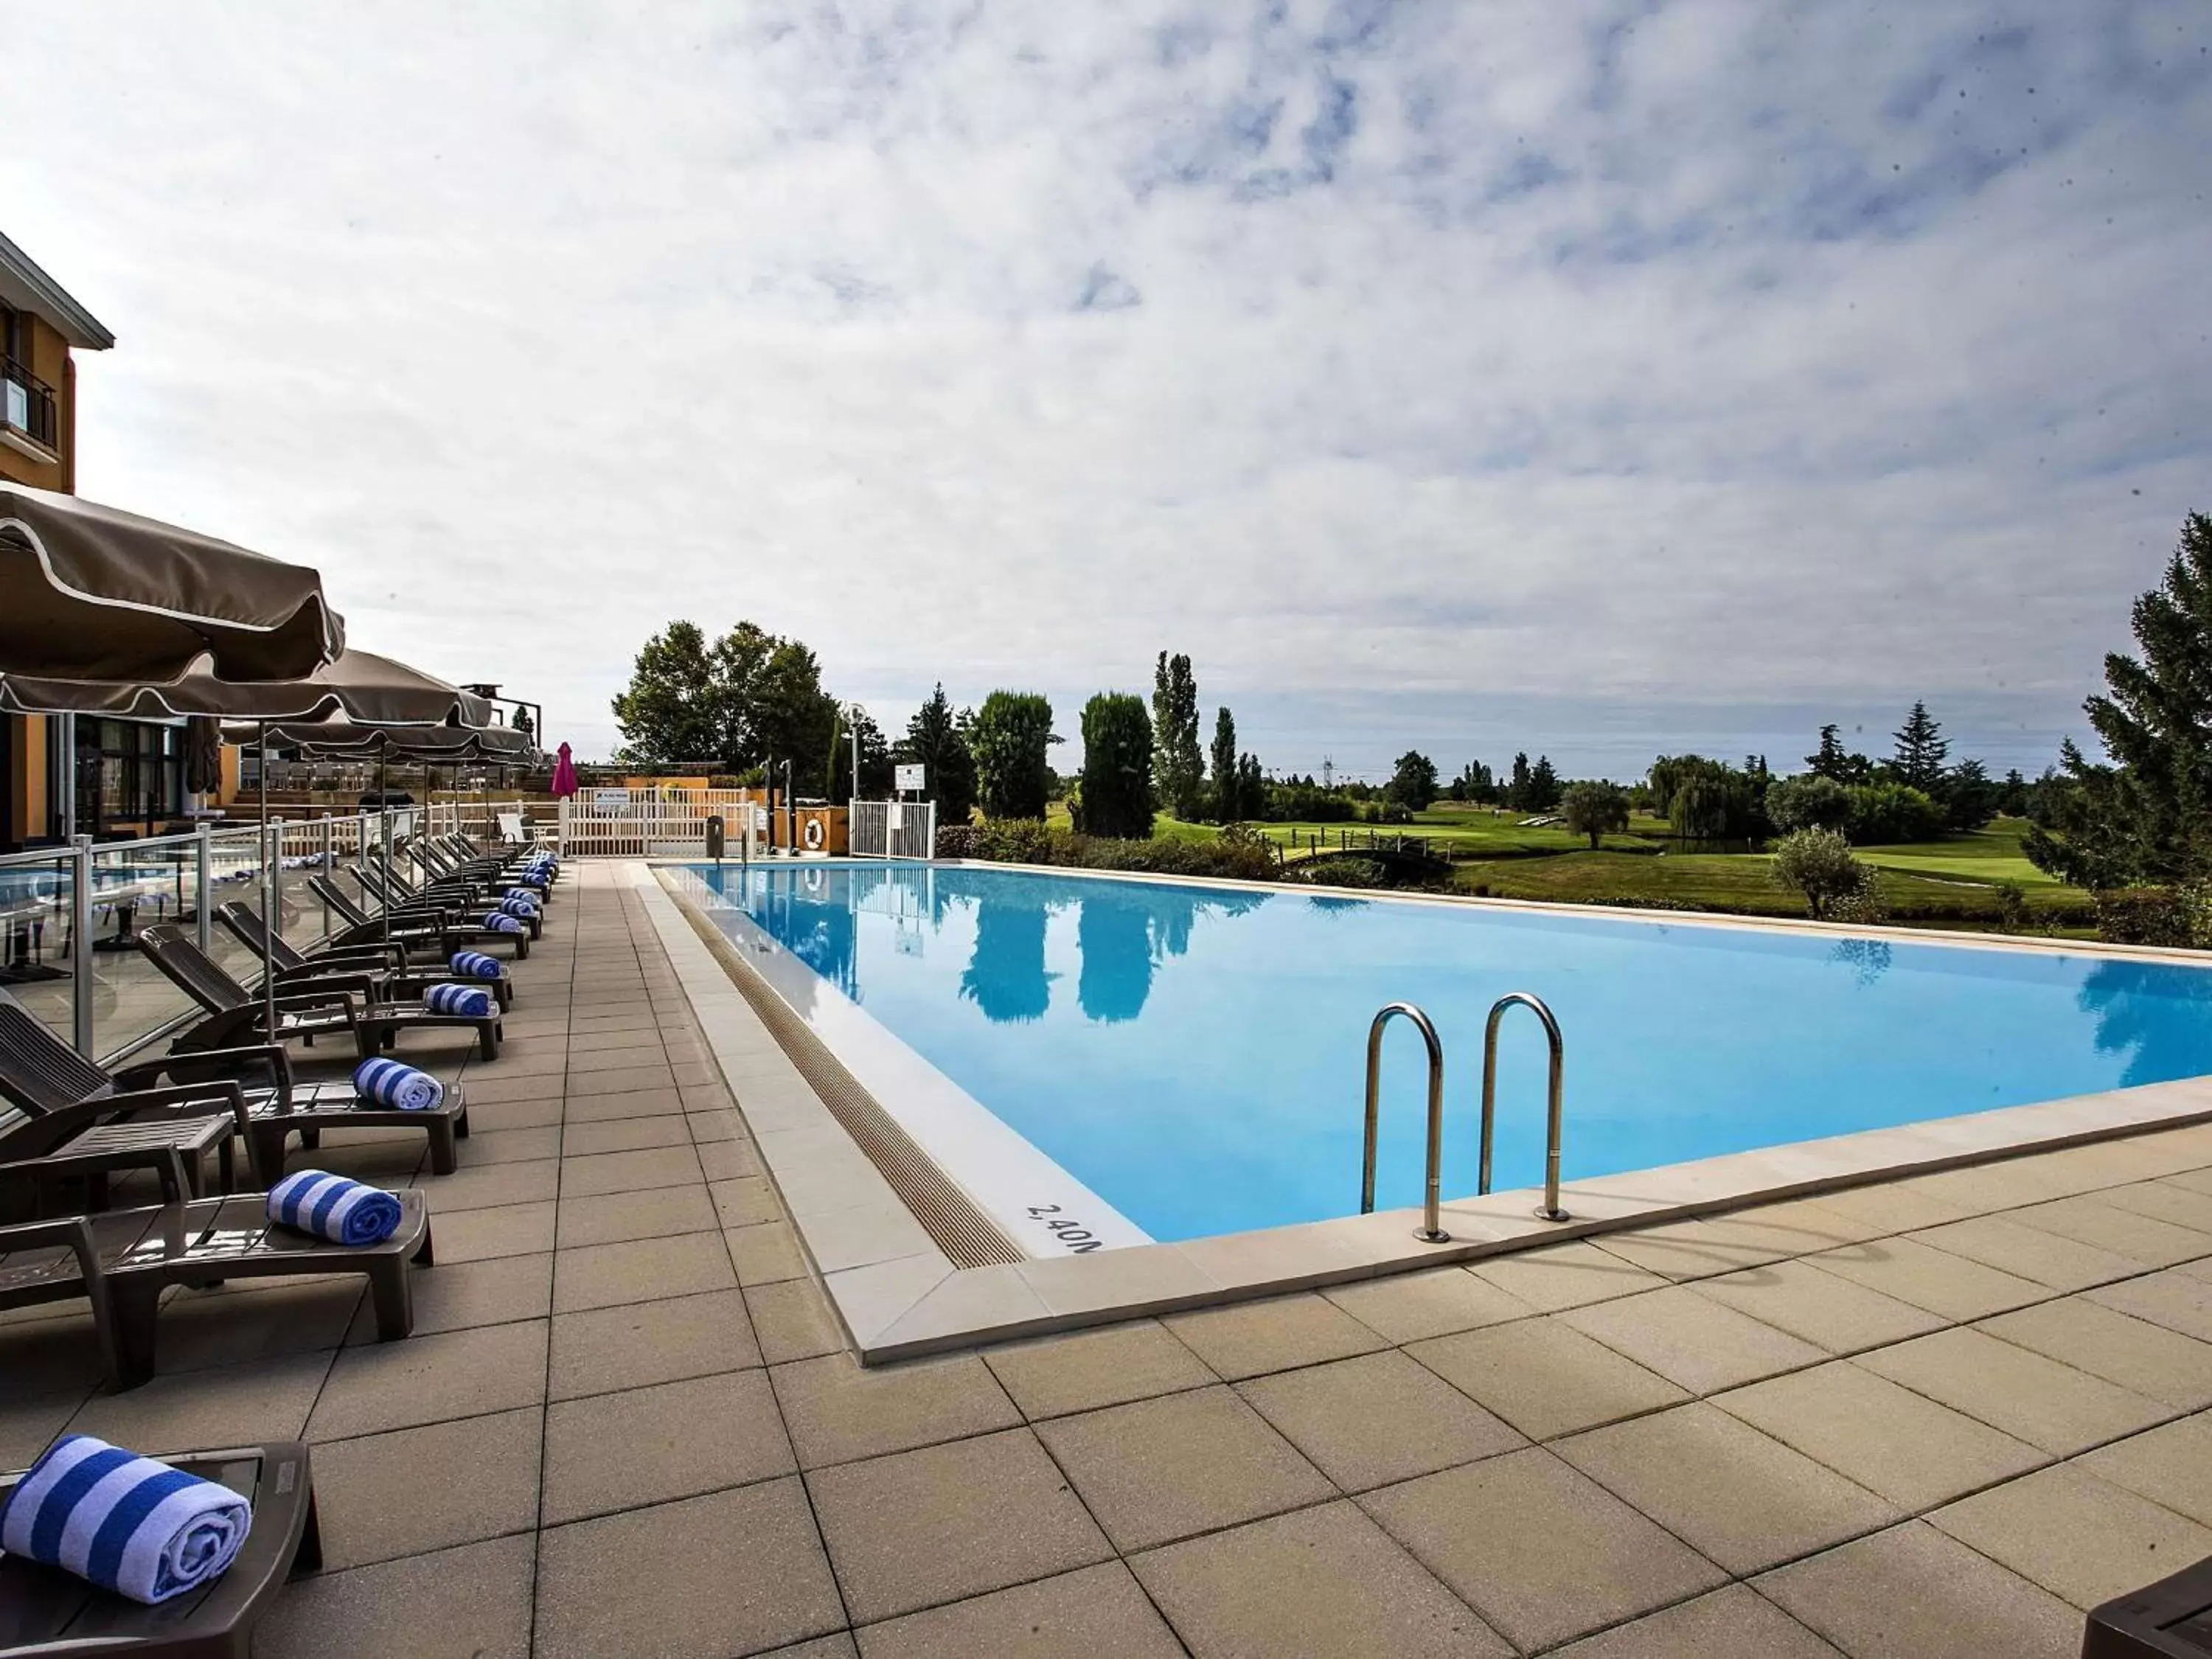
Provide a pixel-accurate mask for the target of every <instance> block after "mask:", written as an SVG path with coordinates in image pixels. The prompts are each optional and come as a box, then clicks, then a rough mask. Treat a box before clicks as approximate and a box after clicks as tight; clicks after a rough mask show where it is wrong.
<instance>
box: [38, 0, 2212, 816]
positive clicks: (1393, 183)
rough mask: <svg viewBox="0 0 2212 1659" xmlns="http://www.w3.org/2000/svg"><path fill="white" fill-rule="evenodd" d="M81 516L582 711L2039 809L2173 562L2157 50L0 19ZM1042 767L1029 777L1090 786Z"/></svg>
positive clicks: (1700, 13)
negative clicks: (2063, 743)
mask: <svg viewBox="0 0 2212 1659" xmlns="http://www.w3.org/2000/svg"><path fill="white" fill-rule="evenodd" d="M0 20H4V22H5V27H6V36H7V39H8V40H9V60H10V64H11V74H10V76H9V106H10V113H11V117H12V120H13V124H14V127H15V131H16V132H17V134H18V135H19V137H21V136H22V135H33V136H34V142H18V143H13V144H10V145H8V146H6V147H5V149H4V153H0V229H4V230H5V232H6V233H7V234H8V235H9V236H10V237H12V238H13V239H14V240H15V242H16V243H17V244H18V245H19V246H21V247H23V248H24V249H25V250H26V251H27V252H29V253H30V254H31V256H32V257H33V258H35V259H37V260H39V261H40V263H41V264H43V265H44V266H45V267H46V269H47V270H48V271H50V272H51V273H52V275H53V276H55V277H56V278H57V279H58V280H59V281H60V282H61V283H63V284H64V286H65V287H67V288H68V289H70V291H71V292H72V293H74V294H75V295H76V297H77V298H78V299H79V300H81V301H83V302H84V303H85V305H87V306H88V307H89V308H90V309H91V310H92V311H93V312H94V314H96V315H97V316H99V317H100V319H101V320H102V321H103V322H105V323H106V325H108V326H109V327H110V328H112V330H113V331H115V333H116V336H117V337H118V344H117V346H116V348H115V349H114V350H113V351H112V352H109V353H106V354H100V355H94V354H80V369H79V374H80V386H81V394H82V395H81V403H82V412H81V416H80V425H79V432H78V443H79V451H80V461H79V477H78V483H79V488H80V489H81V490H82V493H84V494H85V495H88V496H91V497H94V498H95V499H98V500H101V501H111V502H113V503H114V504H116V505H118V506H124V507H131V508H132V509H134V510H137V511H140V512H144V513H151V514H154V515H155V516H157V517H163V518H168V519H173V520H177V521H179V522H182V523H185V524H189V525H191V526H194V527H195V528H198V529H202V530H205V531H208V532H212V533H215V534H218V535H222V536H227V537H228V538H231V539H233V540H235V541H239V542H240V543H243V544H246V545H248V546H252V547H254V548H257V549H258V550H263V551H266V552H269V553H272V554H275V555H276V556H281V557H287V558H291V559H295V560H298V561H301V562H309V563H313V564H315V565H317V566H319V568H321V569H322V570H323V572H324V574H325V580H326V584H327V586H328V588H329V589H330V590H331V592H332V593H333V595H334V597H335V599H336V601H337V604H338V605H339V606H340V608H341V609H342V610H343V611H344V613H345V614H346V617H347V618H348V623H349V630H350V636H351V638H352V639H353V640H354V641H356V643H359V644H361V645H363V646H366V647H370V648H373V649H376V650H380V651H384V652H387V653H391V654H393V655H397V656H400V657H403V658H405V659H408V660H410V661H413V662H416V663H417V664H419V665H422V666H423V667H425V668H428V669H430V670H432V671H435V672H438V673H441V674H443V675H445V676H446V677H447V678H452V679H455V680H479V679H484V680H494V681H498V682H501V683H502V684H504V685H505V686H506V687H507V689H508V690H509V691H510V692H512V693H514V694H517V695H521V696H530V697H533V698H535V699H537V700H538V701H541V702H544V704H545V706H546V709H547V714H548V736H549V737H550V738H567V739H568V740H569V741H571V742H572V743H574V745H575V746H576V749H577V750H578V752H579V753H580V754H581V755H583V756H586V757H592V756H599V755H603V754H605V753H607V752H608V751H610V750H611V749H612V748H613V746H614V745H615V744H616V743H617V741H618V736H617V732H616V729H615V726H614V721H613V718H612V715H611V712H610V710H609V708H608V699H609V698H610V697H611V696H612V695H613V694H614V693H615V692H616V691H617V690H619V689H620V687H621V686H622V684H623V683H624V681H625V680H626V678H627V677H628V671H629V663H630V659H631V658H632V656H633V654H634V653H635V651H636V649H637V647H638V646H639V645H640V644H641V643H642V642H643V641H644V640H645V639H646V638H647V636H648V635H651V634H652V633H653V631H654V630H655V629H658V628H659V627H661V626H663V625H665V623H667V622H668V621H669V620H671V618H674V617H690V618H691V619H693V620H696V621H697V622H699V623H701V624H702V626H705V627H707V628H708V629H712V630H714V631H720V629H725V628H727V627H729V626H730V625H732V623H736V622H737V621H738V620H739V619H740V618H747V619H750V620H752V621H754V622H757V623H760V624H761V625H763V627H766V628H769V629H772V630H775V631H776V632H779V633H784V634H788V635H795V636H797V637H799V638H800V639H802V640H804V641H806V642H807V643H808V644H809V645H811V647H813V648H814V649H815V650H816V652H817V654H818V655H819V657H820V659H821V662H822V665H823V671H824V678H825V683H826V684H828V685H829V687H830V688H831V689H832V690H835V691H836V692H837V693H838V694H840V695H841V696H851V697H855V698H858V699H860V700H861V701H862V702H865V703H866V705H867V706H868V707H869V708H870V709H871V710H872V712H873V713H874V714H876V717H877V718H878V720H879V721H881V722H882V723H883V724H884V725H885V726H888V727H890V728H891V729H893V730H894V731H896V729H898V728H899V727H901V726H903V724H904V721H905V719H906V717H907V714H908V713H909V712H910V711H911V709H912V708H913V707H914V705H915V703H916V702H918V701H919V700H920V699H921V697H922V696H925V695H927V692H928V690H929V689H930V686H931V685H932V684H933V683H934V682H936V681H939V680H942V681H943V682H944V684H945V687H946V690H947V691H948V693H949V694H950V695H951V696H953V697H954V698H955V699H956V700H957V701H959V702H976V701H980V699H981V696H983V695H984V694H985V693H986V692H987V691H989V690H992V689H993V688H994V687H998V686H1008V687H1014V688H1019V689H1033V690H1044V691H1046V692H1048V694H1050V695H1051V696H1052V697H1053V699H1054V706H1055V708H1056V710H1057V711H1058V722H1057V724H1058V728H1059V730H1060V731H1061V732H1065V733H1066V734H1068V736H1069V737H1070V738H1073V737H1074V735H1075V733H1076V732H1077V729H1078V720H1079V708H1080V704H1081V702H1082V700H1083V699H1084V698H1085V697H1086V696H1089V695H1090V694H1091V692H1093V691H1096V690H1102V689H1116V690H1139V691H1144V690H1149V688H1150V684H1151V678H1152V661H1153V657H1154V654H1155V653H1157V652H1158V651H1160V650H1163V649H1166V650H1173V651H1182V652H1187V653H1189V654H1190V656H1191V657H1192V658H1193V659H1194V663H1195V665H1196V672H1197V677H1198V681H1199V686H1200V696H1201V699H1202V702H1203V703H1204V706H1205V708H1206V716H1205V719H1206V729H1207V731H1208V732H1209V733H1210V732H1211V728H1212V708H1214V706H1215V705H1216V704H1217V703H1220V702H1226V703H1228V704H1229V705H1230V706H1231V708H1233V709H1235V710H1236V712H1237V716H1238V721H1239V727H1240V732H1241V734H1242V736H1243V739H1244V744H1245V746H1246V747H1248V748H1251V749H1255V750H1257V752H1258V753H1259V754H1260V755H1261V758H1262V759H1263V761H1265V762H1266V763H1268V764H1269V765H1270V766H1271V767H1273V768H1277V769H1285V770H1296V771H1307V770H1318V769H1319V768H1320V766H1321V764H1322V760H1323V758H1324V757H1327V758H1328V759H1330V760H1331V761H1333V762H1334V765H1335V767H1336V769H1337V770H1338V771H1339V772H1340V773H1347V774H1359V773H1365V774H1368V775H1383V774H1384V773H1386V772H1387V770H1388V769H1389V763H1390V760H1391V758H1392V757H1394V756H1395V754H1397V753H1398V752H1399V751H1400V750H1402V749H1404V748H1406V747H1407V746H1409V745H1414V744H1418V745H1419V746H1420V747H1421V748H1423V749H1424V750H1427V751H1428V752H1430V753H1431V755H1433V757H1435V758H1436V759H1437V762H1438V763H1439V764H1440V765H1441V766H1443V769H1444V770H1445V771H1446V773H1447V774H1449V773H1450V772H1452V771H1455V770H1456V769H1457V768H1458V766H1459V765H1460V764H1461V763H1462V762H1464V761H1466V760H1468V759H1474V758H1480V759H1483V760H1486V761H1487V762H1488V763H1491V764H1492V765H1493V766H1498V767H1501V768H1502V766H1503V765H1504V763H1507V762H1510V757H1511V754H1512V752H1513V750H1516V749H1522V748H1525V749H1527V750H1529V751H1531V752H1532V753H1533V752H1539V751H1541V752H1548V753H1550V754H1551V755H1552V757H1553V760H1554V762H1555V763H1557V764H1558V765H1559V768H1560V769H1561V770H1563V771H1565V772H1566V773H1568V774H1569V775H1576V774H1583V773H1592V774H1606V775H1613V776H1618V777H1623V778H1626V777H1629V776H1632V775H1637V774H1639V773H1640V772H1641V771H1642V770H1643V769H1644V767H1645V766H1646V765H1647V764H1648V763H1649V761H1650V757H1651V756H1652V755H1653V754H1654V753H1655V752H1656V751H1658V750H1668V751H1676V752H1679V751H1681V750H1692V749H1694V750H1702V751H1704V752H1708V753H1719V754H1724V755H1736V754H1744V753H1749V752H1765V753H1769V754H1770V756H1771V758H1772V759H1773V761H1774V763H1775V764H1776V765H1777V766H1778V767H1783V766H1787V765H1790V764H1794V763H1795V762H1796V757H1798V756H1800V755H1802V754H1803V753H1805V752H1806V751H1808V750H1810V749H1811V748H1812V746H1813V742H1814V733H1815V730H1816V728H1817V726H1818V725H1819V724H1820V722H1821V721H1822V720H1838V721H1840V722H1841V723H1842V724H1843V725H1844V727H1845V730H1846V732H1847V734H1849V735H1850V736H1852V737H1854V738H1857V741H1858V742H1859V743H1860V744H1861V745H1862V746H1863V747H1866V748H1868V749H1869V750H1873V751H1875V752H1877V753H1878V752H1881V751H1883V750H1887V747H1888V735H1887V734H1888V732H1890V730H1891V729H1892V728H1893V727H1894V726H1895V725H1896V724H1897V723H1898V720H1899V717H1900V716H1901V714H1902V713H1903V710H1904V708H1905V705H1906V704H1908V703H1909V702H1911V700H1912V699H1913V698H1915V697H1925V698H1926V699H1927V700H1928V702H1929V705H1930V707H1931V708H1932V709H1933V710H1934V712H1935V713H1936V714H1937V716H1938V717H1939V718H1941V719H1942V720H1944V721H1945V723H1946V726H1947V729H1948V733H1949V735H1950V736H1951V737H1952V738H1953V739H1954V749H1956V750H1962V751H1967V752H1974V753H1978V754H1981V755H1983V756H1984V757H1987V758H1988V759H1989V760H1990V763H1992V764H1993V765H1994V766H1996V768H1997V769H1999V770H2002V769H2004V768H2005V767H2008V766H2015V765H2017V766H2020V767H2022V768H2024V769H2027V770H2028V771H2030V772H2031V773H2033V772H2034V771H2036V770H2039V769H2040V768H2041V767H2042V765H2044V764H2045V763H2046V762H2047V761H2048V760H2049V759H2050V758H2051V757H2052V755H2053V753H2054V751H2055V749H2056V746H2057V740H2058V738H2059V737H2060V736H2061V735H2062V734H2063V733H2065V732H2084V730H2085V722H2084V721H2082V720H2081V716H2080V703H2081V698H2082V697H2083V696H2085V695H2086V694H2087V693H2088V692H2089V691H2090V690H2093V689H2095V686H2096V684H2097V682H2098V680H2099V678H2100V671H2101V661H2102V658H2103V654H2104V653H2106V651H2108V650H2111V649H2113V648H2116V647H2124V646H2125V645H2126V644H2127V642H2128V635H2127V614H2128V606H2129V603H2130V599H2132V597H2133V596H2134V595H2135V594H2136V592H2139V591H2141V590H2142V589H2143V588H2145V587H2147V586H2151V585H2152V584H2154V582H2155V581H2156V580H2157V579H2158V576H2159V574H2160V570H2161V569H2162V568H2163V565H2164V562H2165V561H2166V557H2167V556H2169V554H2170V552H2171V550H2172V545H2173V543H2174V540H2175V537H2176V534H2177V532H2178V529H2179V524H2180V521H2181V520H2182V517H2183V515H2184V514H2185V513H2187V512H2188V511H2190V510H2191V509H2212V477H2208V460H2212V305H2208V302H2207V300H2206V290H2205V272H2206V271H2207V270H2212V210H2208V207H2207V204H2206V196H2207V192H2208V190H2212V169H2208V167H2207V166H2206V157H2207V156H2212V7H2207V6H2205V5H2204V4H2203V0H2095V3H2090V4H2085V3H2082V0H2021V3H2015V4H2010V5H2002V6H2000V5H1994V4H1981V3H1971V0H1916V3H1913V4H1911V5H1904V4H1898V3H1875V4H1844V3H1821V4H1793V3H1786V0H1773V3H1764V4H1750V3H1741V0H1497V3H1486V4H1482V5H1470V4H1467V3H1463V0H1439V3H1413V0H1401V3H1395V4H1394V3H1389V0H1265V3H1258V4H1253V3H1232V0H1215V3H1208V4H1193V3H1168V0H1128V3H1119V4H1116V3H1104V4H1099V5H1085V6H1036V5H1023V6H1015V5H1000V4H990V3H982V0H968V3H957V0H943V3H935V4H930V3H921V0H854V3H842V4H841V3H830V0H815V3H805V0H753V3H735V4H732V3H703V4H690V3H681V4H678V3H653V0H625V3H607V4H597V3H579V0H562V3H537V4H532V5H528V6H523V5H518V4H471V5H455V4H453V3H451V0H437V3H428V4H410V3H402V0H380V3H377V4H375V5H368V6H364V5H361V4H358V3H355V0H343V3H330V0H286V3H285V4H284V5H283V6H282V7H276V6H257V7H239V6H236V5H233V4H217V3H206V0H130V3H122V0H70V3H69V4H66V5H54V4H52V3H43V4H31V3H25V0H0ZM1073 751H1074V745H1073V744H1070V746H1069V749H1068V750H1062V751H1060V753H1059V756H1058V759H1059V763H1060V764H1061V765H1062V766H1063V767H1066V766H1069V765H1071V764H1073V758H1072V757H1073Z"/></svg>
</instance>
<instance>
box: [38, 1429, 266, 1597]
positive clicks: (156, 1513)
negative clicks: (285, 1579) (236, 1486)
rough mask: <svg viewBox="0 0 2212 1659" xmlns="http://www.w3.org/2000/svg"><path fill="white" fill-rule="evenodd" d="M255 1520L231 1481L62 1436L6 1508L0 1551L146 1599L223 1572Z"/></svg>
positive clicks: (86, 1438)
mask: <svg viewBox="0 0 2212 1659" xmlns="http://www.w3.org/2000/svg"><path fill="white" fill-rule="evenodd" d="M252 1525H253V1510H252V1505H250V1504H247V1503H246V1500H245V1499H244V1498H241V1497H240V1496H239V1495H238V1494H237V1493H236V1492H233V1491H232V1490H231V1489H230V1488H229V1487H228V1486H217V1485H216V1483H215V1482H214V1481H212V1480H201V1479H200V1477H199V1476H197V1475H196V1474H185V1471H184V1470H182V1469H179V1468H171V1467H170V1466H169V1465H168V1464H167V1463H161V1462H155V1460H154V1459H152V1458H150V1457H141V1456H139V1455H137V1453H135V1452H127V1451H125V1450H124V1449H122V1448H121V1447H119V1446H111V1445H109V1444H108V1443H107V1442H106V1441H105V1440H96V1439H94V1437H92V1436H91V1435H88V1434H65V1435H64V1436H63V1437H61V1438H60V1439H59V1440H57V1441H56V1442H54V1443H53V1444H52V1446H49V1447H48V1448H47V1449H46V1455H45V1456H43V1457H41V1458H40V1459H39V1461H38V1462H36V1463H33V1465H32V1466H31V1469H30V1473H28V1474H26V1475H25V1476H24V1477H23V1478H22V1480H20V1481H18V1482H17V1483H16V1486H15V1491H14V1492H13V1493H11V1494H10V1495H9V1498H8V1502H7V1505H6V1507H5V1508H4V1509H0V1550H4V1551H6V1552H7V1553H9V1555H20V1556H22V1557H23V1558H25V1559H27V1560H32V1561H43V1562H45V1563H46V1565H48V1566H50V1567H59V1568H61V1569H62V1571H64V1572H73V1573H75V1574H76V1576H77V1577H80V1578H82V1579H86V1580H88V1581H89V1582H90V1583H94V1584H97V1585H99V1586H100V1588H101V1589H106V1590H112V1591H113V1592H114V1593H115V1594H116V1595H127V1596H129V1597H130V1598H131V1600H132V1601H143V1602H144V1603H146V1604H147V1605H148V1606H149V1607H150V1606H152V1605H153V1604H154V1603H155V1602H157V1601H167V1600H168V1599H169V1598H170V1597H171V1596H173V1595H183V1594H184V1593H185V1591H186V1590H190V1589H197V1588H198V1587H199V1586H200V1585H202V1584H204V1583H206V1582H207V1581H208V1580H209V1579H210V1578H215V1577H219V1576H221V1575H222V1573H223V1572H224V1571H227V1570H228V1568H229V1566H230V1564H231V1563H232V1562H233V1561H234V1560H236V1559H238V1552H239V1550H240V1547H242V1546H243V1545H244V1544H245V1542H246V1533H247V1532H248V1531H249V1530H251V1528H252Z"/></svg>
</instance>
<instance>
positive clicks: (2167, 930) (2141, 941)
mask: <svg viewBox="0 0 2212 1659" xmlns="http://www.w3.org/2000/svg"><path fill="white" fill-rule="evenodd" d="M2097 937H2098V938H2100V939H2104V940H2106V942H2107V943H2109V944H2112V945H2166V946H2168V947H2172V946H2176V945H2179V946H2180V947H2182V948H2184V949H2198V948H2201V947H2203V946H2205V945H2212V890H2207V889H2206V888H2204V887H2203V886H2202V885H2200V884H2196V883H2190V884H2185V885H2183V886H2179V887H2121V888H2115V889H2113V890H2110V891H2107V892H2103V893H2100V894H2098V895H2097Z"/></svg>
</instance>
